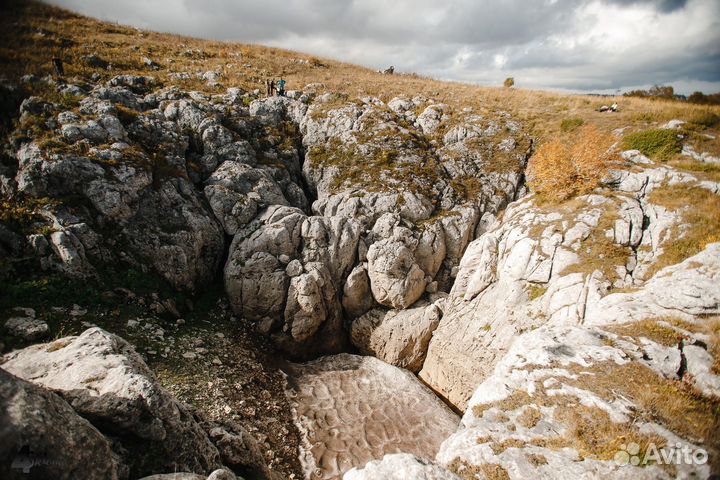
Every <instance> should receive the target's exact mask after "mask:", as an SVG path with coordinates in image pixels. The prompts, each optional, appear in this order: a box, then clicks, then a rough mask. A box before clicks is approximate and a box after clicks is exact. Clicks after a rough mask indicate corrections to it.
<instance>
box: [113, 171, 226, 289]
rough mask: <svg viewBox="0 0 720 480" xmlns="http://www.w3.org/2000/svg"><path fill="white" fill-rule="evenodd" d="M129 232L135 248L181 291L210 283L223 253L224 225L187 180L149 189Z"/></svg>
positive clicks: (131, 222)
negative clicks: (218, 222)
mask: <svg viewBox="0 0 720 480" xmlns="http://www.w3.org/2000/svg"><path fill="white" fill-rule="evenodd" d="M125 233H126V235H127V238H128V242H129V244H130V247H131V249H132V250H134V251H135V252H137V253H138V254H139V255H140V256H141V258H146V259H148V260H149V261H150V263H151V265H152V266H153V267H154V268H155V270H156V271H157V272H158V273H160V274H161V275H162V276H163V277H165V278H166V279H167V280H168V281H169V282H170V283H171V284H172V285H173V286H175V287H176V288H178V289H180V290H186V291H191V292H192V291H194V290H195V289H196V288H197V287H198V286H199V285H203V284H206V283H207V282H209V281H210V280H211V279H212V277H213V275H214V274H215V272H216V271H217V269H218V267H219V263H220V258H221V256H222V253H223V247H224V239H223V235H222V229H221V228H220V226H219V225H218V224H217V222H216V220H215V219H214V218H212V217H211V216H209V215H208V213H207V212H206V210H205V208H204V206H203V204H202V202H201V200H200V198H199V197H197V196H196V194H195V192H194V191H193V189H192V186H191V185H190V183H189V182H187V181H186V180H185V179H182V178H177V179H173V180H171V181H167V182H164V183H163V184H162V186H161V187H160V189H159V190H157V191H156V190H148V191H146V192H145V194H144V195H143V198H142V203H141V206H140V208H139V209H138V211H137V213H136V214H135V215H134V216H133V217H132V218H131V219H129V220H128V223H127V227H126V228H125Z"/></svg>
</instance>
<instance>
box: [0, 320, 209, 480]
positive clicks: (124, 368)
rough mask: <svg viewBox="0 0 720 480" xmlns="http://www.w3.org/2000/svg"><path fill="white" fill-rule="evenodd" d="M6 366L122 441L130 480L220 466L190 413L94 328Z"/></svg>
mask: <svg viewBox="0 0 720 480" xmlns="http://www.w3.org/2000/svg"><path fill="white" fill-rule="evenodd" d="M2 362H3V363H2V367H3V368H4V369H5V370H7V371H8V372H10V373H12V374H14V375H17V376H19V377H20V378H23V379H25V380H28V381H32V382H33V383H35V384H37V385H40V386H42V387H45V388H48V389H51V390H53V391H55V392H57V393H58V394H59V395H60V396H62V397H63V398H64V399H65V400H66V401H67V402H68V403H69V404H70V405H71V406H72V408H74V409H75V411H77V412H78V413H79V414H80V415H81V416H83V417H84V418H86V419H87V420H89V421H90V422H91V423H92V424H93V425H95V426H96V427H97V428H98V429H99V430H100V431H102V432H103V433H104V434H106V435H108V436H111V437H114V438H118V440H119V443H120V445H122V449H121V450H120V451H121V453H122V455H123V457H124V460H125V462H126V463H127V464H128V465H130V467H131V471H130V473H131V475H132V476H133V477H137V476H140V475H142V474H148V473H152V472H153V471H157V470H160V471H163V470H165V471H167V470H171V469H175V468H177V469H180V470H184V471H191V472H198V473H205V472H207V471H210V470H212V469H214V468H219V467H220V466H221V464H220V461H219V454H218V451H217V449H216V448H215V447H214V446H213V444H212V443H211V442H210V440H209V439H208V437H207V435H206V433H205V432H204V431H203V430H202V428H201V427H200V425H199V424H198V423H197V421H196V420H195V418H194V417H193V415H192V414H191V413H190V412H189V411H188V410H187V409H186V408H185V407H184V406H183V405H181V404H180V403H178V402H177V401H176V400H175V399H174V398H173V397H172V396H171V395H170V394H169V393H168V392H167V391H166V390H165V389H163V388H162V387H161V386H160V385H159V384H158V382H157V380H156V379H155V376H154V375H153V373H152V372H151V371H150V369H149V368H148V367H147V366H146V365H145V363H144V362H143V361H142V359H141V358H140V356H139V355H138V354H137V353H136V352H135V351H134V350H133V348H132V346H130V344H128V343H127V342H126V341H125V340H123V339H121V338H120V337H117V336H115V335H112V334H110V333H107V332H105V331H104V330H101V329H100V328H91V329H89V330H86V331H85V332H83V334H82V335H79V336H77V337H65V338H61V339H59V340H55V341H54V342H51V343H46V344H39V345H33V346H30V347H27V348H25V349H23V350H19V351H16V352H13V353H10V354H8V355H6V356H5V357H3V359H2Z"/></svg>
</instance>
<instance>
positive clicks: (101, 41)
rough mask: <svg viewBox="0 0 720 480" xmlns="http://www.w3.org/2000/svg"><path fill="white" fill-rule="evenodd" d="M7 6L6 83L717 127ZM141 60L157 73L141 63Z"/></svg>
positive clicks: (641, 108) (30, 5)
mask: <svg viewBox="0 0 720 480" xmlns="http://www.w3.org/2000/svg"><path fill="white" fill-rule="evenodd" d="M4 3H5V4H6V7H4V10H5V11H4V12H3V15H2V18H0V68H1V71H2V72H3V74H4V75H5V76H7V77H10V78H13V77H18V76H20V75H24V74H36V75H45V74H48V73H51V72H52V63H51V59H52V58H53V57H57V58H62V59H63V61H64V65H65V71H66V74H67V76H81V77H90V76H91V75H93V74H98V75H100V77H102V78H105V79H107V78H110V77H112V76H114V75H117V74H119V73H131V74H145V75H148V74H149V75H153V76H155V77H156V78H157V79H159V80H160V81H161V82H163V83H164V84H166V85H177V86H179V87H180V88H183V89H194V90H203V91H210V92H212V91H218V90H222V89H224V88H227V87H231V86H233V87H241V88H243V89H245V90H248V91H252V90H254V89H260V90H261V91H262V90H263V89H264V82H265V80H266V79H267V78H272V77H274V78H278V77H280V76H283V77H284V78H285V79H286V80H287V81H288V89H302V88H303V87H305V86H306V85H308V84H311V83H320V84H322V85H323V86H322V87H320V88H321V89H323V88H324V89H327V90H331V91H334V92H338V93H344V94H347V95H348V96H350V97H358V96H365V95H371V96H376V97H379V98H380V99H382V100H384V101H387V100H390V99H392V98H393V97H395V96H403V95H404V96H409V97H412V96H415V95H423V96H426V97H431V98H434V99H435V100H437V101H440V102H444V103H446V104H448V105H450V106H451V107H453V108H457V109H462V108H466V107H472V108H473V109H474V110H475V111H476V112H479V113H482V112H487V113H491V112H495V111H498V110H504V111H509V112H510V113H511V114H513V116H515V117H516V118H519V119H520V120H523V121H525V122H526V123H527V124H528V125H529V126H530V128H531V130H532V133H533V134H534V135H535V136H536V137H537V138H538V139H539V140H541V141H542V140H543V139H546V138H548V137H551V136H553V137H554V136H557V135H566V134H567V133H569V132H571V131H572V130H573V129H574V127H576V126H577V125H579V124H582V123H585V124H587V123H594V124H597V125H598V126H599V127H600V128H602V129H607V130H610V129H615V128H622V127H631V128H632V129H645V128H650V127H652V126H655V125H657V124H659V123H662V122H665V121H668V120H670V119H673V118H682V119H684V120H689V121H695V122H696V123H699V124H701V129H705V128H707V127H711V128H712V129H713V130H715V131H717V128H718V125H717V124H718V115H720V107H717V106H715V107H710V106H698V105H690V104H684V103H679V102H668V101H652V100H646V99H640V98H624V97H619V98H599V97H594V96H584V95H565V94H556V93H550V92H541V91H532V90H524V89H515V88H512V89H506V88H502V87H498V88H491V87H479V86H473V85H468V84H460V83H454V82H443V81H437V80H433V79H429V78H424V77H421V76H418V75H415V74H399V75H397V74H396V75H382V74H379V73H377V72H375V71H373V70H370V69H367V68H363V67H359V66H356V65H351V64H348V63H342V62H338V61H334V60H329V59H325V58H318V57H314V56H311V55H306V54H302V53H297V52H291V51H287V50H280V49H274V48H267V47H262V46H256V45H246V44H239V43H226V42H217V41H207V40H200V39H195V38H188V37H182V36H177V35H168V34H163V33H155V32H148V31H141V30H138V29H135V28H131V27H126V26H121V25H117V24H114V23H107V22H100V21H97V20H93V19H90V18H86V17H82V16H79V15H76V14H73V13H70V12H68V11H66V10H62V9H59V8H55V7H50V6H47V5H43V4H41V3H38V2H35V1H23V0H10V1H7V2H4ZM87 55H95V56H97V57H99V58H100V59H101V60H104V61H107V62H109V63H110V64H111V65H112V69H111V70H107V69H103V68H99V67H90V66H88V65H87V64H86V62H84V61H83V59H82V57H84V56H87ZM144 57H147V58H149V59H151V60H152V61H153V62H155V63H156V64H157V66H147V65H145V63H144V62H143V59H144ZM399 69H400V70H402V66H400V67H399ZM206 71H218V72H220V73H221V78H220V84H221V86H218V87H209V86H208V85H207V84H206V82H205V81H204V80H201V79H199V78H197V77H196V76H195V74H196V73H202V72H206ZM178 73H189V74H190V77H191V78H188V79H181V78H180V79H179V78H177V76H174V75H173V74H178ZM518 80H519V81H522V79H518ZM612 102H617V103H618V104H619V105H620V109H621V112H620V113H612V114H607V113H600V112H597V111H595V110H596V109H597V108H598V107H600V106H601V105H603V104H609V103H612ZM698 141H699V142H701V143H703V147H704V148H703V149H702V150H701V151H709V152H711V153H713V152H714V154H717V153H720V146H719V145H718V141H717V140H716V139H715V141H713V139H708V138H705V137H703V138H702V139H699V140H698Z"/></svg>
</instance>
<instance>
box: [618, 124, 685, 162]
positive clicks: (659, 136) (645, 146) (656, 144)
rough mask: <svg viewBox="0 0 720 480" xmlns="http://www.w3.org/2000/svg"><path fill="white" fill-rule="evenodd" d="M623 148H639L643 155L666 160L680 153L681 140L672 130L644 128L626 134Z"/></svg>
mask: <svg viewBox="0 0 720 480" xmlns="http://www.w3.org/2000/svg"><path fill="white" fill-rule="evenodd" d="M623 148H624V149H625V150H640V152H641V153H642V154H643V155H645V156H647V157H650V158H652V159H655V160H668V159H670V158H671V157H672V156H674V155H676V154H678V153H680V150H682V142H681V141H680V139H679V138H678V136H677V132H675V131H674V130H645V131H642V132H635V133H631V134H628V135H626V136H625V138H624V139H623Z"/></svg>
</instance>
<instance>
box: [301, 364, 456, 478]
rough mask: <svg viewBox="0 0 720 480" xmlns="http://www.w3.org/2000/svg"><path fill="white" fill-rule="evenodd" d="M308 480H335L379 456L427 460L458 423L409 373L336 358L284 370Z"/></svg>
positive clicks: (378, 365)
mask: <svg viewBox="0 0 720 480" xmlns="http://www.w3.org/2000/svg"><path fill="white" fill-rule="evenodd" d="M290 373H291V375H292V377H291V384H290V387H291V390H290V391H289V392H288V395H289V396H290V399H291V401H292V402H293V404H294V407H295V410H296V416H297V423H298V426H299V428H300V431H301V433H302V434H303V446H304V449H303V452H302V454H301V460H302V462H303V467H304V468H305V471H306V475H307V476H308V478H325V479H339V478H341V476H342V474H343V473H344V472H347V471H348V470H350V469H351V468H353V467H361V466H364V465H365V464H366V463H367V462H368V461H370V460H379V459H382V458H383V456H384V455H385V454H388V453H399V452H409V453H412V454H414V455H417V456H419V457H422V458H432V457H434V456H435V454H436V453H437V449H438V447H439V446H440V443H441V442H442V441H443V439H444V438H446V437H447V436H448V435H449V434H450V433H452V432H453V431H455V429H456V428H457V424H458V417H457V416H456V415H455V414H454V413H452V412H451V411H450V410H449V409H448V407H447V406H445V404H443V403H442V402H441V401H440V400H439V399H438V398H437V397H436V396H435V395H434V394H433V393H432V392H431V391H430V390H429V389H428V388H427V387H425V386H423V385H422V384H421V383H420V382H419V381H418V380H417V379H416V378H415V377H414V376H413V375H412V374H410V373H409V372H407V371H405V370H402V369H399V368H396V367H393V366H391V365H388V364H386V363H384V362H382V361H380V360H378V359H376V358H373V357H359V356H354V355H349V354H340V355H334V356H328V357H323V358H321V359H319V360H315V361H313V362H309V363H307V364H303V365H295V366H294V367H293V368H292V369H291V372H290Z"/></svg>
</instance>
